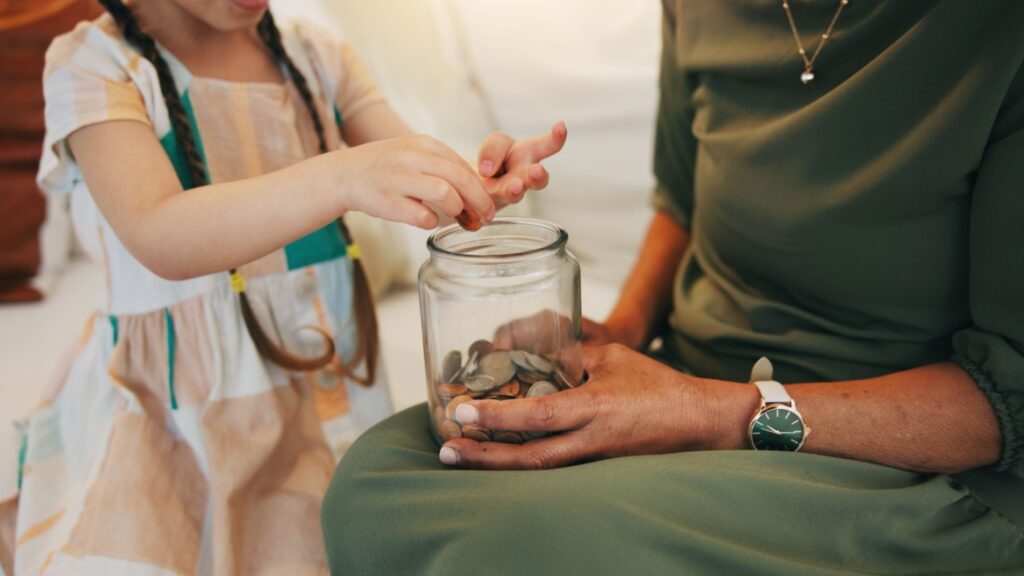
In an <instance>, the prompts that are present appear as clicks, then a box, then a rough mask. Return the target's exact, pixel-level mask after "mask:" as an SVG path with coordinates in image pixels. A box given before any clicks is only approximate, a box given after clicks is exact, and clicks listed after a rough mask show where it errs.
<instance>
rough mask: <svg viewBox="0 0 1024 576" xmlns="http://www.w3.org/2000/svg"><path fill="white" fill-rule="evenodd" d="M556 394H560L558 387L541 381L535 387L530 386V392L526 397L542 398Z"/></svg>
mask: <svg viewBox="0 0 1024 576" xmlns="http://www.w3.org/2000/svg"><path fill="white" fill-rule="evenodd" d="M555 392H558V387H557V386H555V385H554V384H552V383H551V382H548V381H547V380H541V381H540V382H537V383H536V384H534V385H533V386H530V391H529V392H527V393H526V397H527V398H540V397H541V396H547V395H548V394H554V393H555Z"/></svg>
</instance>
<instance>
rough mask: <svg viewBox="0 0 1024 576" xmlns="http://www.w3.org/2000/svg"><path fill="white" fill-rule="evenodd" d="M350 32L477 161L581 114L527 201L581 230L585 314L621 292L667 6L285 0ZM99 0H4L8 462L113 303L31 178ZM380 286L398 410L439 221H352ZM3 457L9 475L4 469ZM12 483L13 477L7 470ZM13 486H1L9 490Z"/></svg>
mask: <svg viewBox="0 0 1024 576" xmlns="http://www.w3.org/2000/svg"><path fill="white" fill-rule="evenodd" d="M271 6H272V9H273V10H274V11H275V13H276V14H277V16H278V18H279V19H281V18H301V19H304V20H306V21H308V22H310V23H312V24H314V25H318V26H321V27H325V28H328V29H330V30H332V31H334V32H335V33H337V34H340V35H341V36H342V37H344V38H345V39H346V40H347V41H348V42H349V43H351V44H352V45H353V47H354V48H355V50H356V52H357V53H358V54H359V55H360V56H361V58H362V59H363V61H364V63H365V64H366V65H367V66H368V67H369V68H370V69H371V71H372V73H373V75H374V77H375V78H376V80H377V82H378V84H379V85H380V87H381V90H382V91H383V93H384V94H385V95H386V96H387V97H388V99H389V101H390V103H391V104H392V106H393V107H394V108H395V109H396V110H397V112H398V113H399V114H400V115H401V116H402V117H404V118H405V120H406V121H407V122H408V123H409V124H410V125H411V126H412V127H413V128H414V129H416V130H417V131H420V132H423V133H426V134H430V135H432V136H435V137H438V138H440V139H441V140H443V141H445V142H447V143H448V144H450V145H451V146H452V147H453V148H455V149H456V150H457V151H459V152H460V153H461V154H463V155H464V156H466V157H467V159H469V160H470V161H471V162H472V163H473V164H474V165H475V158H476V152H477V148H478V146H479V144H480V142H481V141H482V140H483V138H484V137H485V136H486V135H487V134H488V133H489V132H491V131H494V130H502V131H504V132H507V133H509V134H510V135H512V136H514V137H517V138H518V137H527V136H532V135H537V134H541V133H544V132H546V131H548V130H549V129H550V127H551V125H552V124H553V123H554V122H555V121H557V120H565V121H566V123H567V124H568V126H569V140H568V143H567V145H566V147H565V149H564V150H563V151H562V152H561V153H560V154H559V155H558V156H557V157H555V158H552V159H550V160H548V161H547V162H545V164H546V166H547V168H548V171H549V172H550V173H551V183H550V185H549V187H548V189H547V190H544V191H543V192H540V193H536V194H533V195H532V196H531V197H529V198H528V200H527V201H526V202H524V203H523V205H521V206H517V207H515V208H514V212H515V213H518V214H526V215H530V216H533V217H537V218H542V219H544V220H549V221H551V222H554V223H556V224H558V225H560V226H562V227H564V228H565V229H567V230H568V232H569V235H570V249H571V250H572V251H573V253H574V254H575V255H576V256H577V258H579V260H580V263H581V267H582V273H583V311H584V314H586V315H589V316H592V317H596V318H598V319H602V318H603V317H604V316H605V314H607V312H608V310H609V309H610V308H611V305H612V304H613V303H614V299H615V296H616V295H617V293H618V289H619V286H620V285H621V283H622V281H623V279H624V277H625V274H626V273H628V271H629V269H630V268H631V266H632V262H633V258H634V255H635V253H636V250H637V248H638V245H639V242H640V240H641V238H642V235H643V233H644V230H645V227H646V223H647V220H648V218H649V217H650V208H649V207H648V198H649V196H650V193H651V190H652V189H653V185H654V182H653V177H652V173H651V149H652V145H653V125H654V112H655V105H656V99H657V69H658V56H659V53H660V46H661V41H660V16H661V7H660V3H658V2H653V1H646V2H636V1H634V0H559V1H558V2H557V3H553V2H549V1H543V0H374V1H373V2H367V1H366V0H272V2H271ZM99 10H100V9H99V7H98V5H96V4H95V2H94V1H93V0H56V1H54V0H0V86H2V87H3V90H2V91H0V223H2V224H0V302H6V303H4V304H0V423H2V424H0V447H3V448H0V462H8V461H10V462H13V461H14V460H13V458H14V455H13V454H12V455H8V454H6V453H5V451H6V450H7V448H6V447H7V446H11V445H12V443H11V442H8V441H6V440H7V439H8V435H10V437H13V429H12V427H11V426H9V425H8V423H9V422H12V421H14V420H15V419H17V418H18V417H21V416H24V415H25V414H26V413H27V412H28V411H29V410H30V409H31V407H32V406H33V404H34V402H35V398H36V397H37V396H38V394H39V390H40V389H41V388H42V387H43V386H45V385H46V383H47V380H48V378H49V377H50V375H51V374H52V373H54V372H55V371H56V369H57V367H58V363H59V362H60V359H61V357H62V355H63V350H64V349H65V348H67V347H68V345H69V344H70V343H71V342H72V340H73V339H74V338H75V337H76V335H77V334H78V332H79V331H80V329H81V327H82V326H83V325H84V323H85V322H86V320H87V319H88V318H89V316H90V314H91V313H92V312H93V311H94V310H95V308H96V306H97V305H98V304H99V303H100V302H101V286H100V277H99V273H100V270H99V268H98V267H96V266H94V265H93V264H92V263H91V262H89V261H87V260H86V259H85V258H84V256H82V255H81V253H80V252H78V251H77V250H76V249H75V245H74V239H73V234H72V232H71V229H70V226H69V223H68V220H67V207H66V206H65V205H63V203H62V200H63V199H52V198H51V199H46V198H43V197H42V196H41V195H40V194H39V192H38V191H37V190H36V189H35V186H34V175H35V169H36V164H37V162H38V156H39V150H40V147H41V142H42V129H43V128H42V127H43V124H42V100H41V99H42V94H41V85H40V77H41V74H42V63H43V52H44V51H45V47H46V45H48V43H49V39H50V38H52V37H53V36H55V35H57V34H60V33H63V32H64V31H67V30H69V29H70V28H71V27H72V26H73V25H74V23H75V22H77V21H78V20H81V19H84V18H91V17H94V16H95V15H96V14H98V13H99ZM351 225H352V227H353V231H354V234H355V235H356V236H357V237H358V238H359V241H360V244H361V245H362V246H363V251H364V253H365V262H366V264H367V266H368V268H369V271H370V274H371V277H372V278H371V279H372V283H373V287H374V290H375V292H376V293H377V295H378V304H379V314H380V319H381V324H382V325H381V333H382V340H383V346H384V355H385V356H384V357H385V363H386V367H387V371H388V374H389V376H390V379H391V393H392V398H393V400H394V402H395V406H396V408H397V409H401V408H404V407H406V406H409V405H411V404H414V403H417V402H421V401H423V400H425V398H426V386H425V383H424V374H423V356H422V348H421V343H420V326H419V308H418V303H417V298H416V292H415V278H416V270H417V268H418V267H419V265H420V264H421V263H422V262H423V260H424V259H425V258H426V248H425V241H426V237H427V233H425V232H423V231H419V230H413V229H409V228H405V227H401V226H397V225H391V224H386V223H382V222H379V221H373V220H371V219H369V218H360V217H358V216H357V217H356V218H354V221H353V222H352V223H351ZM0 470H6V467H5V466H0ZM0 484H4V483H3V482H0ZM2 488H3V486H0V492H2V491H3V490H2Z"/></svg>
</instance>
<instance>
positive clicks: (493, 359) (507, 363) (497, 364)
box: [477, 350, 516, 386]
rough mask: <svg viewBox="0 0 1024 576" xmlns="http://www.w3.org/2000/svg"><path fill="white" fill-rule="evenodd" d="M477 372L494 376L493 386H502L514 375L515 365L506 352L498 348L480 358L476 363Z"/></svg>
mask: <svg viewBox="0 0 1024 576" xmlns="http://www.w3.org/2000/svg"><path fill="white" fill-rule="evenodd" d="M477 374H482V375H486V376H490V377H491V378H494V381H495V386H503V385H504V384H505V383H507V382H508V381H509V380H511V379H512V377H513V376H515V375H516V367H515V365H514V364H512V360H511V359H510V358H509V356H508V352H505V351H504V350H498V351H496V352H491V353H490V354H488V355H486V356H484V357H483V358H480V361H479V362H478V363H477Z"/></svg>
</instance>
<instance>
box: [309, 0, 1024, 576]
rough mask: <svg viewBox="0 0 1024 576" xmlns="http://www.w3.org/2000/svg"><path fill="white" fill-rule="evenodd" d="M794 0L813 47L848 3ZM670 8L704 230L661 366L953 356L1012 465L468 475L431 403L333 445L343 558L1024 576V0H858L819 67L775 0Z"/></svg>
mask: <svg viewBox="0 0 1024 576" xmlns="http://www.w3.org/2000/svg"><path fill="white" fill-rule="evenodd" d="M789 2H790V6H791V8H792V11H793V15H794V18H795V19H796V22H797V26H798V27H799V30H800V33H801V37H802V40H803V44H804V46H805V47H807V48H808V49H809V51H813V48H814V47H815V46H816V44H817V42H816V40H817V38H819V37H820V34H821V33H822V32H823V31H824V29H825V28H826V27H827V25H828V21H829V19H830V18H831V17H832V15H833V14H834V13H835V9H836V6H837V5H838V2H825V1H820V0H814V1H811V0H789ZM664 22H665V26H664V39H665V45H664V46H665V47H664V52H663V67H662V74H661V103H660V107H659V113H658V130H657V139H656V144H655V148H656V153H655V173H656V175H657V178H658V182H659V186H658V189H657V191H656V192H655V195H654V202H655V205H656V207H657V208H658V209H660V210H662V211H664V212H666V213H668V214H670V215H672V216H673V217H675V218H676V219H677V220H678V221H679V222H681V223H682V224H683V225H684V226H685V227H687V228H689V229H690V230H691V236H692V245H691V250H690V251H689V252H688V254H687V255H686V257H685V259H684V261H683V262H682V263H681V265H680V268H679V274H678V277H677V286H676V296H675V306H674V310H673V313H672V316H671V319H670V320H671V321H670V330H669V331H668V332H667V333H666V334H665V335H664V336H665V338H664V339H665V342H666V348H667V351H668V353H669V356H670V358H671V361H672V362H674V363H677V364H678V365H680V366H685V367H686V368H687V369H689V370H691V371H693V372H694V373H696V374H697V375H703V376H708V377H715V378H724V379H732V380H740V381H742V380H746V378H747V375H748V374H749V371H750V367H751V365H752V364H753V362H754V361H755V360H756V358H757V357H758V356H761V355H764V356H768V357H769V358H771V359H772V361H773V363H774V364H775V367H776V371H775V376H776V377H777V378H778V379H779V380H780V381H782V382H784V383H795V382H808V381H833V380H848V379H855V378H866V377H873V376H878V375H882V374H886V373H889V372H893V371H898V370H903V369H908V368H912V367H916V366H921V365H925V364H930V363H934V362H942V361H946V360H953V361H955V362H957V363H958V364H959V365H960V366H962V367H963V368H964V369H965V370H966V371H967V372H968V373H969V374H970V375H971V376H972V377H973V378H974V379H975V380H976V381H977V383H978V386H979V387H980V388H981V389H982V390H983V391H984V392H985V394H986V395H987V397H988V398H989V399H990V401H991V402H992V406H993V408H994V411H995V413H996V415H997V417H998V419H999V423H1000V426H1001V430H1002V440H1003V446H1002V456H1001V459H1000V461H999V462H998V463H997V464H996V465H994V466H992V467H990V468H986V469H980V470H975V471H971V472H968V473H964V474H960V475H956V476H955V477H951V476H947V475H928V474H916V473H912V472H907V471H902V470H896V469H892V468H888V467H885V466H880V465H875V464H869V463H864V462H857V461H850V460H843V459H837V458H830V457H825V456H818V455H813V454H788V453H785V454H780V453H757V452H753V451H734V452H692V453H681V454H670V455H663V456H644V457H632V458H618V459H614V460H606V461H601V462H594V463H587V464H581V465H577V466H571V467H568V468H564V469H560V470H550V471H539V472H479V471H465V470H453V469H447V468H446V467H444V466H442V465H441V464H439V463H438V459H437V446H436V445H435V444H434V443H433V441H432V440H431V438H430V435H429V433H428V429H427V413H426V410H425V409H424V407H422V406H419V407H415V408H413V409H410V410H408V411H406V412H404V413H402V414H398V415H396V416H394V417H392V418H391V419H389V420H387V421H385V422H383V423H382V424H381V425H379V426H377V427H376V428H374V429H372V430H370V431H369V432H367V433H366V435H364V436H363V437H362V439H360V440H359V441H357V442H356V444H355V445H354V446H353V447H352V449H351V450H350V451H349V453H348V455H347V456H346V458H345V459H344V460H343V461H342V463H341V465H340V467H339V469H338V472H337V473H336V475H335V478H334V482H333V485H332V488H331V490H330V491H329V493H328V495H327V498H326V500H325V503H324V509H323V525H324V531H325V541H326V543H327V548H328V556H329V558H330V561H331V566H332V569H333V570H334V571H335V573H338V574H444V575H454V574H624V573H626V574H787V575H794V574H808V575H811V574H864V573H882V574H911V573H913V574H936V573H946V574H964V573H975V574H997V573H999V574H1024V2H1020V1H1019V0H986V1H985V2H977V1H973V0H945V1H925V0H913V1H909V0H907V1H899V2H896V1H889V2H872V1H866V0H853V1H852V2H850V3H849V4H848V5H847V6H846V8H845V9H844V10H843V12H842V15H841V17H840V19H839V21H838V24H837V26H836V29H835V30H834V32H833V34H832V37H831V38H830V39H829V41H828V43H827V44H826V45H825V47H824V49H823V50H822V52H821V56H820V57H819V58H818V60H817V62H816V65H815V75H816V78H815V79H814V80H813V81H812V82H811V83H810V84H808V85H803V84H802V83H801V81H800V78H799V76H800V73H801V72H802V71H803V65H802V62H801V60H800V57H799V55H798V54H797V52H796V45H795V42H794V40H793V36H792V33H791V32H790V30H789V25H788V23H787V21H786V17H785V13H784V12H783V10H782V7H781V0H780V1H779V2H773V1H768V0H731V1H729V2H710V1H703V0H700V1H698V0H692V1H683V0H676V1H669V0H666V1H665V19H664ZM806 416H807V418H808V419H809V424H810V425H811V426H812V427H813V426H814V423H813V421H810V419H811V418H813V415H806Z"/></svg>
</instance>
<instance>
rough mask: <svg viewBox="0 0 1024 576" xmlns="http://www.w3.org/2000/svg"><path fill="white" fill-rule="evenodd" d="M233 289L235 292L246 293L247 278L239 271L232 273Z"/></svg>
mask: <svg viewBox="0 0 1024 576" xmlns="http://www.w3.org/2000/svg"><path fill="white" fill-rule="evenodd" d="M231 289H232V290H234V291H235V292H245V276H242V273H241V272H239V271H237V270H235V271H234V272H232V273H231Z"/></svg>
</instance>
